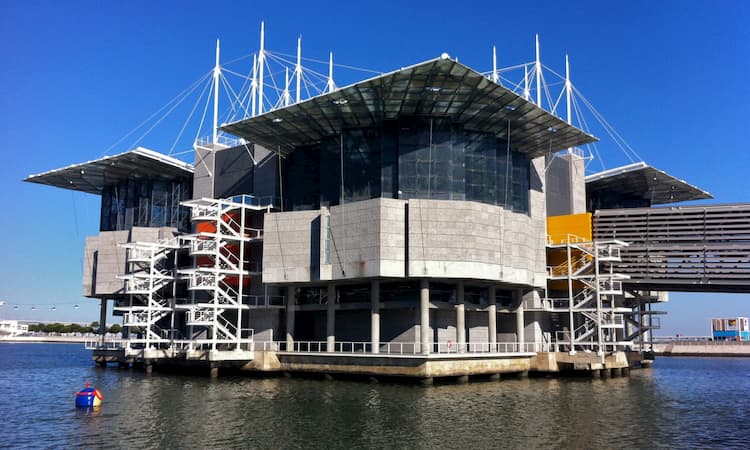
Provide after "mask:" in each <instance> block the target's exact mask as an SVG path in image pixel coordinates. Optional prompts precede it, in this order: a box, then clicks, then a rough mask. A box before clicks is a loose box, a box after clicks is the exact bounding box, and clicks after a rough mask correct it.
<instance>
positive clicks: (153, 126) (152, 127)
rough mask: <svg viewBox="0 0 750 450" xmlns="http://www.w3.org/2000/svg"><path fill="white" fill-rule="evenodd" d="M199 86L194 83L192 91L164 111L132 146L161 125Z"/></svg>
mask: <svg viewBox="0 0 750 450" xmlns="http://www.w3.org/2000/svg"><path fill="white" fill-rule="evenodd" d="M197 87H198V85H197V84H196V85H193V88H192V89H191V90H190V92H188V93H187V94H185V95H184V96H183V97H182V98H181V99H180V101H178V102H176V103H174V105H172V107H171V108H169V110H167V112H165V113H164V115H162V116H161V117H160V118H159V120H157V121H156V122H155V123H154V124H153V125H151V127H150V128H149V129H148V130H146V132H145V133H143V134H142V135H141V137H139V138H138V139H136V141H135V142H133V144H131V147H134V146H135V145H136V144H138V143H139V142H140V141H141V140H142V139H143V138H145V137H146V136H147V135H148V134H149V133H151V131H152V130H153V129H154V128H156V127H157V126H158V125H159V124H160V123H161V122H162V121H163V120H164V119H166V118H167V116H169V115H170V114H171V113H172V111H174V110H175V109H176V108H177V107H178V106H180V104H182V102H183V101H184V100H185V99H186V98H187V97H188V96H189V95H190V94H192V93H193V91H194V90H195V89H196V88H197Z"/></svg>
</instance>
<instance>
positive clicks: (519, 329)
mask: <svg viewBox="0 0 750 450" xmlns="http://www.w3.org/2000/svg"><path fill="white" fill-rule="evenodd" d="M516 338H517V341H518V351H519V352H522V351H524V343H525V341H526V337H525V333H524V314H523V303H521V304H520V305H518V309H516Z"/></svg>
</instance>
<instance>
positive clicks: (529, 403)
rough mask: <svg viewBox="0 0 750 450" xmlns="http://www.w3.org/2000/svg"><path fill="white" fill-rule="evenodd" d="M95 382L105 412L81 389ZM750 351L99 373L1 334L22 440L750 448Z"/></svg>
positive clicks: (12, 431)
mask: <svg viewBox="0 0 750 450" xmlns="http://www.w3.org/2000/svg"><path fill="white" fill-rule="evenodd" d="M86 380H89V381H92V383H94V384H95V385H96V386H97V387H98V388H99V389H101V390H102V391H103V392H104V394H105V400H104V406H103V407H102V408H101V409H100V410H99V411H98V412H97V413H95V414H91V413H87V412H81V411H77V410H75V408H73V407H72V405H73V396H72V395H73V393H74V392H75V391H77V390H78V389H80V388H81V387H82V385H83V382H84V381H86ZM748 393H750V360H745V359H742V360H740V359H733V360H727V359H716V358H705V359H702V358H695V359H687V358H663V359H659V360H658V361H657V364H656V366H655V367H654V369H652V370H643V371H633V372H632V373H631V376H630V377H626V378H616V379H607V380H589V379H523V380H512V379H510V380H504V381H501V382H477V383H469V384H465V385H437V386H433V387H429V388H424V387H420V386H413V385H399V384H389V383H379V384H369V383H363V382H348V381H335V382H328V381H320V380H306V379H294V378H293V379H286V378H271V379H258V378H243V377H228V378H222V379H220V380H218V381H211V380H209V379H208V378H201V377H193V376H174V375H160V374H155V375H154V376H152V377H146V376H144V375H143V374H142V373H140V372H138V371H127V370H125V371H120V370H117V369H107V370H101V369H96V368H95V367H93V365H92V364H91V361H90V358H89V354H88V352H86V351H85V350H83V348H82V347H81V346H68V345H63V346H61V345H41V344H33V345H10V344H0V398H2V400H3V401H2V402H1V403H0V436H2V437H3V439H2V441H1V442H0V446H7V447H10V448H19V447H46V448H69V447H83V448H229V447H231V448H331V449H337V448H342V449H344V448H346V449H349V448H469V449H471V448H488V447H502V448H602V447H606V448H611V447H615V448H632V447H638V448H642V447H647V448H653V447H668V448H674V447H680V448H685V447H738V448H747V447H748V446H750V436H749V435H750V432H748V430H750V422H749V421H748V418H747V411H746V408H747V402H746V398H747V395H748Z"/></svg>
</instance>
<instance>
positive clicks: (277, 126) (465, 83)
mask: <svg viewBox="0 0 750 450" xmlns="http://www.w3.org/2000/svg"><path fill="white" fill-rule="evenodd" d="M401 116H443V117H448V118H451V119H452V120H454V121H456V122H458V123H462V124H463V125H464V127H465V128H466V129H470V130H476V131H483V132H491V133H494V134H496V135H497V136H499V137H505V136H507V132H508V127H509V122H510V138H511V143H512V144H514V147H515V148H516V149H517V150H518V151H520V152H523V153H525V154H527V155H528V156H529V157H537V156H542V155H545V154H547V153H549V152H551V151H552V152H554V151H556V150H560V149H563V148H568V147H575V146H578V145H582V144H586V143H589V142H594V141H596V138H594V137H593V136H591V135H589V134H587V133H585V132H583V131H582V130H580V129H578V128H576V127H573V126H571V125H568V124H567V123H566V122H564V121H563V120H561V119H559V118H557V117H555V116H554V115H552V114H550V113H548V112H546V111H544V110H543V109H541V108H539V107H537V106H536V105H535V104H533V103H531V102H529V101H527V100H524V99H523V98H522V97H519V96H518V95H517V94H515V93H513V92H511V91H510V90H508V89H506V88H504V87H502V86H500V85H499V84H496V83H494V82H493V81H491V80H488V79H487V78H485V77H484V76H483V75H482V74H480V73H479V72H476V71H474V70H472V69H470V68H468V67H466V66H464V65H462V64H459V63H458V62H456V61H453V60H451V59H449V58H447V57H441V58H438V59H433V60H430V61H426V62H423V63H421V64H417V65H415V66H411V67H407V68H403V69H400V70H397V71H395V72H391V73H388V74H385V75H380V76H377V77H375V78H371V79H369V80H365V81H361V82H359V83H355V84H353V85H351V86H347V87H344V88H341V89H338V90H336V91H334V92H331V93H328V94H323V95H320V96H317V97H313V98H311V99H308V100H305V101H303V102H300V103H297V104H294V105H291V106H288V107H285V108H280V109H276V110H273V111H270V112H267V113H265V114H262V115H259V116H256V117H252V118H249V119H244V120H241V121H238V122H234V123H230V124H225V125H223V126H222V127H221V128H222V129H223V130H224V131H227V132H229V133H232V134H234V135H237V136H240V137H242V138H245V139H247V140H249V141H252V142H255V143H257V144H260V145H262V146H264V147H266V148H268V149H271V150H274V151H278V152H279V153H281V154H282V155H285V154H287V153H289V152H290V151H291V150H292V149H293V148H294V147H295V146H298V145H306V144H313V143H315V142H318V141H320V140H321V139H322V138H324V137H327V136H334V135H337V134H338V133H339V132H340V131H341V130H342V129H346V128H356V127H369V126H374V125H378V124H380V123H382V122H383V121H384V120H392V119H397V118H399V117H401Z"/></svg>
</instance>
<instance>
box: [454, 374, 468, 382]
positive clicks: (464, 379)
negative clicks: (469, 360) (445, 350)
mask: <svg viewBox="0 0 750 450" xmlns="http://www.w3.org/2000/svg"><path fill="white" fill-rule="evenodd" d="M468 382H469V376H468V375H460V376H458V377H456V383H458V384H466V383H468Z"/></svg>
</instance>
